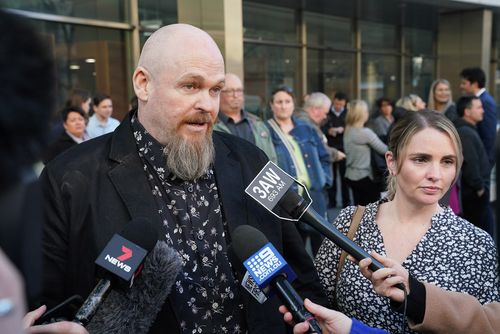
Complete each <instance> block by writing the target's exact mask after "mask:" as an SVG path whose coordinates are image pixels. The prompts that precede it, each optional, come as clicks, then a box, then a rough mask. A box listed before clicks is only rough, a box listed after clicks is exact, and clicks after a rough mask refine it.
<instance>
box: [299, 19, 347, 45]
mask: <svg viewBox="0 0 500 334" xmlns="http://www.w3.org/2000/svg"><path fill="white" fill-rule="evenodd" d="M304 18H305V21H306V25H307V45H315V46H316V45H324V46H330V47H333V48H338V47H344V48H350V47H352V46H353V43H352V37H353V31H352V24H351V20H350V19H346V18H340V17H334V16H328V15H322V14H315V13H305V14H304Z"/></svg>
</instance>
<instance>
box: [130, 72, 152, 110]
mask: <svg viewBox="0 0 500 334" xmlns="http://www.w3.org/2000/svg"><path fill="white" fill-rule="evenodd" d="M132 83H133V85H134V91H135V95H136V96H137V98H138V99H139V100H141V101H143V102H145V101H147V100H148V97H149V92H148V88H150V84H151V76H150V75H149V73H148V71H147V70H146V69H145V68H144V67H141V66H139V67H137V68H136V70H135V71H134V74H133V75H132Z"/></svg>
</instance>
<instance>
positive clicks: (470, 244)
mask: <svg viewBox="0 0 500 334" xmlns="http://www.w3.org/2000/svg"><path fill="white" fill-rule="evenodd" d="M385 201H387V200H386V199H383V200H380V201H378V202H375V203H371V204H369V205H368V206H367V207H366V209H365V212H364V214H363V218H362V220H361V222H360V224H359V227H358V230H357V232H356V235H355V237H354V242H356V243H357V244H358V245H360V246H361V247H362V248H363V249H365V250H367V251H371V250H375V251H376V252H378V253H379V254H383V255H385V254H386V251H385V246H384V241H383V239H382V234H381V233H380V230H379V228H378V225H377V223H376V217H377V212H378V209H379V205H380V204H381V203H383V202H385ZM355 208H356V207H354V206H351V207H347V208H345V209H343V210H342V211H341V212H340V214H339V216H338V217H337V219H336V220H335V222H334V225H335V226H336V227H337V228H338V229H339V230H340V231H341V232H342V233H344V234H347V231H348V230H349V226H350V224H351V219H352V215H353V214H354V210H355ZM340 253H341V250H340V249H339V248H338V247H337V246H336V245H335V244H334V243H333V242H331V241H329V240H327V239H325V241H324V242H323V244H322V245H321V248H320V249H319V251H318V254H317V255H316V260H315V264H316V268H317V270H318V273H319V278H320V280H321V283H322V285H323V288H324V289H325V291H326V293H327V296H328V300H329V301H330V304H331V305H330V306H333V305H334V303H335V302H336V304H337V307H338V310H339V311H341V312H343V313H345V314H346V315H348V316H349V317H355V318H357V319H359V320H360V321H362V322H364V323H365V324H367V325H369V326H371V327H378V328H383V329H385V330H387V331H389V332H391V333H400V332H401V323H402V321H403V318H402V315H401V314H399V313H397V312H395V311H393V310H392V309H391V307H390V303H389V299H388V298H385V297H381V296H379V295H377V294H376V293H375V291H374V290H373V287H372V284H371V282H370V281H369V280H368V279H366V278H365V277H364V276H363V275H362V274H361V272H360V271H359V267H358V266H357V265H356V264H353V263H352V262H351V261H349V260H346V261H345V263H344V267H343V269H342V272H341V274H340V277H339V280H338V284H337V285H335V279H336V275H337V263H338V261H339V258H340ZM496 254H497V253H496V247H495V243H494V241H493V240H492V238H491V237H490V236H489V234H488V233H486V232H484V231H483V230H481V229H479V228H477V227H475V226H474V225H472V224H471V223H469V222H467V221H466V220H464V219H462V218H460V217H457V216H455V214H454V213H453V211H452V210H451V209H450V208H443V211H442V212H440V213H437V214H435V215H434V216H433V217H432V220H431V227H430V228H429V230H428V231H427V233H426V234H425V235H424V236H423V237H422V239H421V240H420V242H419V243H418V244H417V246H416V247H415V249H414V250H413V251H412V252H411V253H410V255H409V256H408V257H407V258H406V259H405V260H404V262H403V263H402V266H403V267H404V268H406V270H408V272H409V273H410V275H412V276H413V277H415V278H416V279H418V280H419V281H421V282H428V283H433V284H435V285H437V286H439V287H441V288H443V289H446V290H450V291H459V292H465V293H468V294H470V295H472V296H474V297H476V298H477V299H478V300H479V302H481V303H490V302H494V301H500V283H499V277H498V269H497V267H498V263H497V255H496ZM406 333H413V331H411V330H410V328H409V327H408V325H406Z"/></svg>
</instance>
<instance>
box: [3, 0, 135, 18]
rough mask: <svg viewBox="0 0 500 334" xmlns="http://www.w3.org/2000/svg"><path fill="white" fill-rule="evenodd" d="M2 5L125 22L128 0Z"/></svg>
mask: <svg viewBox="0 0 500 334" xmlns="http://www.w3.org/2000/svg"><path fill="white" fill-rule="evenodd" d="M3 2H4V4H3V5H4V7H6V8H12V9H22V10H27V11H32V12H39V13H45V14H54V15H63V16H72V17H83V18H88V19H97V20H108V21H115V22H126V21H127V20H128V18H127V17H126V12H127V10H126V8H127V4H128V1H123V0H64V1H60V0H45V1H40V0H6V1H3Z"/></svg>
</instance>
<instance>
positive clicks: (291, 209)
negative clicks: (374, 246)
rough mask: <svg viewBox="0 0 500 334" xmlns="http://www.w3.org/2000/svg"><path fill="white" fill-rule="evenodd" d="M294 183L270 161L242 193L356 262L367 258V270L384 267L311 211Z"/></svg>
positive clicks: (402, 287)
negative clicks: (300, 224)
mask: <svg viewBox="0 0 500 334" xmlns="http://www.w3.org/2000/svg"><path fill="white" fill-rule="evenodd" d="M294 183H298V182H297V181H296V180H295V179H294V178H292V177H291V176H290V175H288V174H287V173H285V172H284V171H283V170H282V169H281V168H279V167H278V166H276V165H275V164H274V163H272V162H271V161H270V162H268V163H267V164H266V165H265V166H264V168H263V169H262V170H261V171H260V172H259V174H258V175H257V176H256V177H255V178H254V180H253V181H252V182H251V183H250V184H249V185H248V187H247V188H246V189H245V192H246V193H247V194H248V195H249V196H250V197H252V198H253V199H254V200H256V201H257V202H258V203H259V204H260V205H262V206H264V207H265V208H266V209H267V210H268V211H270V212H271V213H272V214H274V215H275V216H277V217H279V218H281V219H283V220H289V221H294V222H297V221H301V222H304V223H306V224H308V225H309V226H312V227H313V228H314V229H315V230H317V231H318V232H319V233H321V234H322V235H324V236H325V237H326V238H328V239H330V240H331V241H332V242H334V243H335V244H336V245H337V246H338V247H340V248H341V249H343V250H344V251H346V252H347V253H348V254H350V255H351V256H352V257H353V258H355V259H356V260H358V261H361V260H363V259H365V258H370V259H371V260H372V262H371V264H370V265H369V268H370V270H372V271H377V270H379V269H382V268H384V266H383V265H382V264H381V263H380V262H379V261H377V260H376V259H375V258H373V257H372V256H371V255H370V254H368V252H367V251H365V250H364V249H363V248H361V247H360V246H359V245H357V244H356V243H355V242H354V241H352V240H351V239H349V238H348V237H347V236H346V235H344V234H343V233H342V232H340V231H339V230H338V229H337V228H335V227H334V226H333V225H332V224H330V223H329V222H328V221H327V220H326V219H325V218H323V217H322V216H321V215H319V214H318V213H317V212H316V211H315V210H314V209H313V208H311V202H310V201H306V200H305V199H304V198H303V197H302V196H300V195H299V194H297V193H296V192H294V191H292V190H290V188H291V186H292V185H293V184H294ZM277 212H281V213H284V214H285V215H286V216H285V215H279V214H278V213H277ZM397 287H398V288H399V289H401V290H404V286H403V285H402V284H398V285H397Z"/></svg>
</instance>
